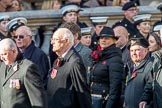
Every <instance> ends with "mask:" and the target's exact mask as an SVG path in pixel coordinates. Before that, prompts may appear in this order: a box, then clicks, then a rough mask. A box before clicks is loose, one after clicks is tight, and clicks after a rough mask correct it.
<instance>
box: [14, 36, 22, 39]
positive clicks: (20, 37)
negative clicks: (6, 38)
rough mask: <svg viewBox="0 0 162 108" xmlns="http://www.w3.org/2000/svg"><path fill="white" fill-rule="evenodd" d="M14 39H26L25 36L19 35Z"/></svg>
mask: <svg viewBox="0 0 162 108" xmlns="http://www.w3.org/2000/svg"><path fill="white" fill-rule="evenodd" d="M13 38H14V39H17V38H19V39H24V36H23V35H17V36H13Z"/></svg>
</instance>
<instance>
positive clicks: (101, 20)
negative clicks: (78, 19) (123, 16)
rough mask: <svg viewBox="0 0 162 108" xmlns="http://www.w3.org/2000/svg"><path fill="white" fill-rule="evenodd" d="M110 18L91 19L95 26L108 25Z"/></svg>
mask: <svg viewBox="0 0 162 108" xmlns="http://www.w3.org/2000/svg"><path fill="white" fill-rule="evenodd" d="M108 18H109V17H90V20H91V22H92V23H93V24H105V25H106V24H107V21H108Z"/></svg>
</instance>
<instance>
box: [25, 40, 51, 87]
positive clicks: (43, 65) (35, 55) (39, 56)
mask: <svg viewBox="0 0 162 108" xmlns="http://www.w3.org/2000/svg"><path fill="white" fill-rule="evenodd" d="M23 55H24V57H25V58H26V59H28V60H31V61H32V62H33V63H35V64H37V65H38V67H39V70H40V75H41V78H42V80H43V83H44V85H46V84H47V75H48V72H49V69H50V62H49V59H48V57H47V55H46V54H45V53H44V52H43V51H42V50H41V49H39V48H37V47H36V46H35V45H34V42H33V41H32V43H31V44H30V45H29V46H28V47H27V48H26V49H25V50H24V51H23Z"/></svg>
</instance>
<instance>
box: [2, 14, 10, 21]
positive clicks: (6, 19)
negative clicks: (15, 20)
mask: <svg viewBox="0 0 162 108" xmlns="http://www.w3.org/2000/svg"><path fill="white" fill-rule="evenodd" d="M9 20H10V17H9V16H8V15H4V16H1V17H0V22H1V21H9Z"/></svg>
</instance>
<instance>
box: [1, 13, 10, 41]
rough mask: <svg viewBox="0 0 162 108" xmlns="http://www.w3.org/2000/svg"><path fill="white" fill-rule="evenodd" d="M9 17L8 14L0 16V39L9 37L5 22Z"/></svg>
mask: <svg viewBox="0 0 162 108" xmlns="http://www.w3.org/2000/svg"><path fill="white" fill-rule="evenodd" d="M9 18H10V17H9V16H1V17H0V40H2V39H4V38H10V34H9V33H8V31H7V30H6V24H7V22H8V21H9V20H10V19H9Z"/></svg>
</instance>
